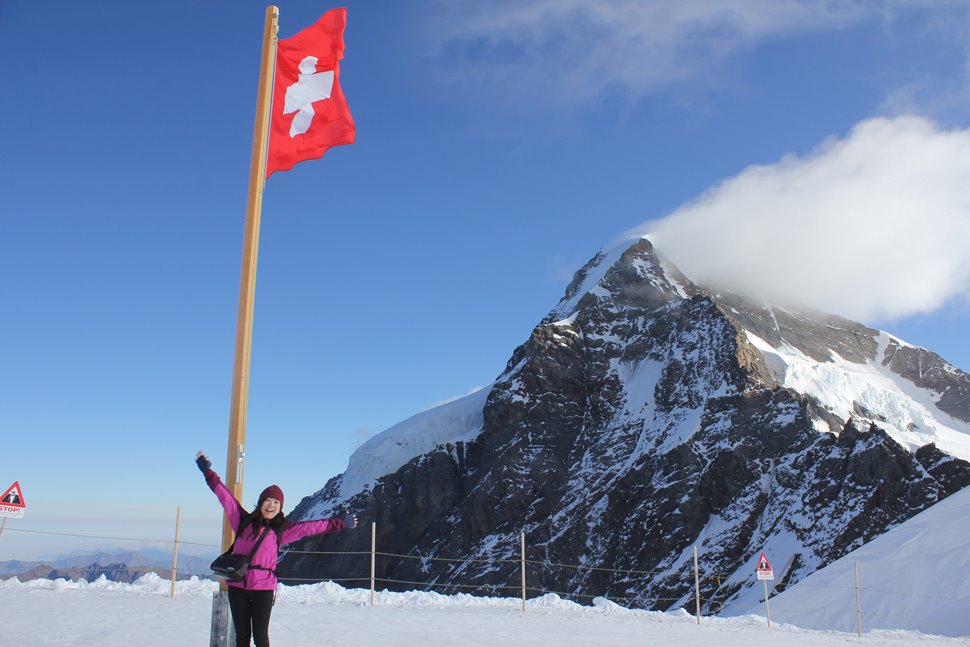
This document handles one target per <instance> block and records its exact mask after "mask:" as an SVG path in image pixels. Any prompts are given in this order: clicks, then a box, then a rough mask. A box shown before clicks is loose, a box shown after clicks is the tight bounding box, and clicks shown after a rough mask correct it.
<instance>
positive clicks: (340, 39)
mask: <svg viewBox="0 0 970 647" xmlns="http://www.w3.org/2000/svg"><path fill="white" fill-rule="evenodd" d="M346 24H347V10H346V9H331V10H330V11H328V12H327V13H325V14H323V16H321V17H320V20H318V21H317V22H316V23H314V24H313V25H312V26H310V27H307V28H306V29H304V30H303V31H301V32H300V33H298V34H297V35H296V36H293V37H292V38H286V39H283V40H281V41H279V44H278V46H277V50H276V80H275V82H274V84H273V111H272V116H271V118H270V133H269V153H268V157H267V160H266V177H267V178H268V177H269V176H270V175H272V174H273V172H274V171H288V170H290V169H291V168H293V166H294V165H295V164H296V163H297V162H302V161H303V160H309V159H317V158H319V157H322V156H323V154H324V153H325V152H327V149H328V148H330V147H332V146H339V145H341V144H353V143H354V137H355V135H356V130H355V128H354V119H353V117H351V116H350V108H349V107H348V106H347V101H346V100H345V99H344V94H343V91H342V90H341V89H340V63H339V61H340V59H342V58H343V57H344V27H345V26H346Z"/></svg>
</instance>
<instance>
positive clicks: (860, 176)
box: [642, 117, 970, 322]
mask: <svg viewBox="0 0 970 647" xmlns="http://www.w3.org/2000/svg"><path fill="white" fill-rule="evenodd" d="M967 178H970V130H949V131H946V130H941V129H940V128H938V127H937V126H936V125H935V124H934V123H932V122H930V121H928V120H926V119H923V118H918V117H899V118H894V119H887V118H879V119H871V120H868V121H864V122H862V123H860V124H858V125H857V126H856V127H855V128H854V129H853V130H852V132H851V133H849V135H848V136H846V137H844V138H841V139H831V140H829V141H826V142H824V143H823V144H822V145H820V146H819V147H818V148H817V149H816V150H815V151H813V152H812V153H811V154H809V155H807V156H805V157H796V156H789V157H786V158H784V159H782V160H781V161H779V162H777V163H776V164H773V165H768V166H752V167H749V168H748V169H746V170H745V171H743V172H742V173H741V174H739V175H738V176H737V177H734V178H732V179H729V180H727V181H725V182H723V183H722V184H720V185H719V186H717V187H714V188H713V189H711V190H710V191H708V192H707V193H706V194H704V195H702V196H701V197H700V198H698V199H697V200H696V201H694V202H693V203H691V204H688V205H685V206H684V207H682V208H680V209H678V210H676V211H675V212H674V213H672V214H670V215H669V216H667V217H665V218H663V219H662V220H659V221H654V222H651V223H645V224H644V225H643V226H642V228H643V231H649V233H650V236H651V239H652V240H653V241H654V243H655V244H656V245H657V247H658V249H659V250H661V251H662V252H663V253H664V254H666V255H668V256H669V257H670V258H671V259H672V260H673V261H674V262H675V263H677V264H678V265H679V266H680V267H681V269H682V270H683V271H684V272H685V274H687V275H688V276H690V277H691V278H693V279H695V280H697V281H700V282H705V283H707V284H716V285H723V286H726V287H729V288H733V289H736V290H739V291H745V292H748V293H755V294H758V295H762V296H765V297H766V298H768V299H771V300H773V301H776V302H777V301H787V302H795V303H800V304H803V305H808V306H810V307H814V308H818V309H821V310H824V311H828V312H834V313H837V314H841V315H844V316H847V317H850V318H854V319H858V320H862V321H868V322H875V321H883V320H888V319H893V318H897V317H902V316H906V315H910V314H916V313H922V312H930V311H933V310H935V309H937V308H939V307H941V306H942V305H943V304H944V303H945V302H947V301H948V300H950V299H953V298H954V297H957V296H959V295H964V296H965V295H966V294H967V293H968V291H970V242H968V241H970V182H968V181H967Z"/></svg>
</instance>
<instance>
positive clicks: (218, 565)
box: [209, 528, 270, 582]
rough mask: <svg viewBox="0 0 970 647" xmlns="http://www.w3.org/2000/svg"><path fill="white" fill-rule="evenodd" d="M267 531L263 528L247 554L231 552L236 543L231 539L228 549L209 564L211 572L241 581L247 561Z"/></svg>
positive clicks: (247, 565)
mask: <svg viewBox="0 0 970 647" xmlns="http://www.w3.org/2000/svg"><path fill="white" fill-rule="evenodd" d="M269 531H270V529H269V528H263V533H262V534H261V535H260V536H259V539H257V540H256V543H255V544H254V545H253V549H252V550H251V551H249V554H248V555H237V554H234V553H233V552H232V548H233V546H235V545H236V541H235V540H233V542H232V546H230V547H229V550H227V551H226V552H224V553H223V554H221V555H219V556H218V557H216V558H215V560H214V561H213V562H212V564H210V565H209V568H211V569H212V572H213V573H214V574H215V575H216V576H217V577H222V578H225V579H227V580H231V581H233V582H239V581H241V580H242V579H243V577H244V576H245V575H246V571H248V570H249V562H250V561H252V559H253V555H255V554H256V549H258V548H259V545H260V544H261V543H263V539H265V538H266V535H267V533H269ZM238 536H239V533H236V537H238Z"/></svg>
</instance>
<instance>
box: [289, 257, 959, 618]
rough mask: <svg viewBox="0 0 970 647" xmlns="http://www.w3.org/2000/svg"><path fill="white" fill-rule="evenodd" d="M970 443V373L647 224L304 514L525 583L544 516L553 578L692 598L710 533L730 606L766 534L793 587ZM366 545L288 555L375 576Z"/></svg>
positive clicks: (642, 595) (905, 511)
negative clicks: (724, 286) (674, 244)
mask: <svg viewBox="0 0 970 647" xmlns="http://www.w3.org/2000/svg"><path fill="white" fill-rule="evenodd" d="M711 253H716V250H711ZM752 253H756V252H752ZM820 262H824V260H820ZM765 271H771V270H770V268H766V270H765ZM469 343H474V340H469ZM968 460H970V376H968V375H967V374H966V373H964V372H962V371H960V370H959V369H957V368H955V367H953V366H952V365H950V364H949V363H947V362H946V361H945V360H944V359H943V358H941V357H939V356H938V355H936V354H935V353H933V352H931V351H929V350H926V349H924V348H919V347H916V346H913V345H911V344H908V343H906V342H904V341H903V340H901V339H899V338H897V337H894V336H893V335H891V334H889V333H886V332H883V331H879V330H874V329H872V328H869V327H867V326H864V325H862V324H859V323H856V322H853V321H849V320H846V319H844V318H841V317H837V316H832V315H826V314H821V313H812V312H802V311H797V310H793V309H791V308H785V307H780V306H778V305H774V304H768V303H762V302H758V301H754V300H751V299H749V298H746V297H743V296H741V295H739V294H734V293H730V292H726V291H723V290H715V289H712V288H709V287H705V286H702V285H699V284H697V283H695V282H693V281H691V280H690V279H689V278H688V277H686V276H684V274H683V273H681V271H680V270H679V269H678V268H677V267H676V266H675V265H674V264H673V263H671V262H670V261H669V260H668V259H666V258H664V257H663V256H662V254H660V253H659V252H658V250H656V249H654V246H653V244H652V243H651V242H650V240H649V239H647V238H638V239H632V240H627V241H624V242H623V243H622V244H618V245H615V246H613V247H609V248H606V249H603V250H601V251H600V252H598V253H597V254H596V255H595V256H594V257H593V259H592V260H591V261H590V262H589V263H587V264H586V265H585V266H584V267H583V268H581V269H580V270H579V271H578V272H577V273H576V275H575V277H574V279H573V281H572V282H571V283H570V285H569V286H568V287H567V289H566V293H565V296H564V297H563V298H562V300H561V301H560V302H559V304H558V305H557V306H556V307H555V308H553V309H552V311H551V312H550V313H549V314H548V315H547V316H546V317H545V318H544V319H543V320H542V321H541V322H540V323H539V324H538V325H537V326H536V327H535V329H534V330H533V331H532V333H531V334H530V335H529V337H528V339H527V341H525V342H524V343H523V344H522V345H520V346H519V347H518V348H516V349H515V350H514V351H513V352H512V353H511V357H510V359H509V360H508V363H507V366H506V369H505V370H504V371H503V372H502V374H501V375H499V376H498V377H497V378H496V380H495V382H494V383H493V384H492V385H490V386H489V387H487V388H485V389H482V390H481V391H478V392H476V393H474V394H472V395H470V396H467V397H465V398H463V399H461V400H457V401H454V402H450V403H448V404H445V405H442V406H440V407H437V408H435V409H432V410H430V411H426V412H423V413H420V414H418V415H416V416H414V417H412V418H410V419H408V420H405V421H403V422H401V423H399V424H398V425H395V426H394V427H391V428H390V429H388V430H387V431H385V432H383V433H382V434H379V435H377V436H375V437H374V438H372V439H371V440H369V441H368V442H366V443H365V444H364V445H363V446H361V448H360V449H358V450H357V452H355V453H354V455H353V456H352V457H351V459H350V463H349V466H348V469H347V471H346V472H345V473H344V474H342V475H340V476H337V477H335V478H334V479H332V480H331V481H330V482H328V483H327V484H326V485H325V486H324V487H323V488H322V489H321V490H320V491H319V492H317V493H315V494H314V495H313V496H310V497H307V498H305V499H304V500H303V501H301V502H300V504H299V505H298V506H297V508H296V509H295V510H294V512H293V514H292V518H294V519H307V518H315V517H319V516H327V515H329V514H332V513H333V512H335V511H336V510H339V509H349V510H353V511H355V512H357V513H358V515H359V516H360V518H361V521H362V525H363V526H364V527H366V526H367V525H368V524H369V522H370V521H376V523H377V532H378V535H377V546H378V550H379V551H381V552H384V553H388V554H393V555H407V556H420V557H421V558H422V559H420V560H416V559H405V558H399V557H382V558H381V559H380V560H378V564H377V577H378V578H379V579H381V580H383V583H382V584H381V586H385V585H386V586H387V587H388V588H391V589H395V588H399V589H405V588H410V587H412V586H413V585H410V584H398V583H395V581H396V582H427V583H429V584H430V585H431V586H432V587H437V590H442V591H450V590H454V589H447V588H445V587H447V586H462V587H467V588H463V589H462V590H465V591H475V592H478V593H481V594H495V593H496V592H499V591H502V590H504V589H503V588H502V587H516V586H518V584H519V577H520V571H519V567H518V563H517V561H518V555H519V535H520V533H521V532H525V534H526V536H527V545H528V548H527V558H528V559H529V560H531V561H535V562H536V563H538V564H541V565H537V566H535V567H533V568H531V569H530V572H528V573H527V586H528V587H529V588H530V589H532V591H533V592H534V594H538V593H539V592H541V591H550V590H551V591H557V592H565V593H568V594H572V595H575V596H593V595H607V596H609V598H610V599H613V600H617V601H620V602H621V603H623V604H627V605H631V606H639V607H646V608H653V609H671V608H677V607H682V606H685V605H689V604H692V603H693V598H692V595H693V593H692V592H693V589H694V582H693V577H692V575H689V574H690V573H692V569H693V549H694V547H695V546H696V547H697V549H698V551H699V554H700V561H701V596H702V598H703V600H704V606H705V612H707V613H716V612H724V613H727V612H732V611H734V610H736V609H738V608H741V607H744V608H748V607H749V606H750V602H751V599H752V597H751V596H752V595H755V596H756V595H757V590H755V587H754V585H755V583H756V582H755V580H754V578H753V576H752V574H753V573H754V570H755V561H756V560H757V558H758V555H759V554H760V553H761V552H762V551H765V552H766V553H768V554H769V555H771V556H772V562H773V566H774V569H775V576H776V580H774V582H773V587H774V590H775V591H778V592H780V591H783V590H785V589H786V588H788V587H790V586H792V585H793V584H795V583H797V582H799V581H801V580H803V579H805V578H806V577H808V576H810V575H811V574H812V573H814V572H816V571H817V570H818V569H820V568H822V567H824V566H825V565H827V564H830V563H832V562H833V561H835V560H837V559H839V558H840V557H843V556H844V555H846V554H847V553H849V552H850V551H852V550H854V549H856V548H859V547H860V546H863V545H864V544H866V543H868V542H870V541H871V540H873V539H875V538H876V537H878V536H880V535H882V534H883V533H885V532H886V531H888V530H890V529H891V528H893V527H895V526H897V525H899V524H900V523H902V522H904V521H906V520H907V519H909V518H910V517H912V516H913V515H915V514H917V513H919V512H920V511H922V510H924V509H926V508H928V507H930V506H932V505H933V504H935V503H936V502H938V501H940V500H942V499H944V498H946V497H948V496H949V495H951V494H953V493H954V492H956V491H958V490H960V489H961V488H963V487H964V486H966V485H967V484H970V463H968V462H967V461H968ZM369 543H370V537H369V534H368V533H366V532H359V531H358V532H347V533H336V534H333V535H326V536H322V537H314V538H309V539H307V540H304V541H303V542H302V544H300V545H298V546H296V547H295V548H300V549H302V550H304V551H364V552H366V551H367V550H369ZM452 559H457V560H462V561H457V562H456V561H448V560H452ZM368 560H369V558H368V557H365V556H362V555H349V556H329V557H327V558H326V559H321V558H319V556H316V555H311V554H306V553H291V554H289V555H286V556H285V557H284V559H283V562H282V563H281V565H280V568H279V572H280V575H281V576H283V577H284V578H285V577H292V578H312V579H316V578H319V579H326V578H333V577H360V576H361V575H362V574H364V573H367V572H368V571H369V561H368ZM556 564H558V565H566V566H555V565H556ZM579 566H582V567H583V568H577V567H579ZM593 567H595V569H599V570H595V569H594V568H593ZM609 569H614V570H609ZM759 587H760V585H759ZM578 599H582V600H588V599H590V597H579V598H578Z"/></svg>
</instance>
